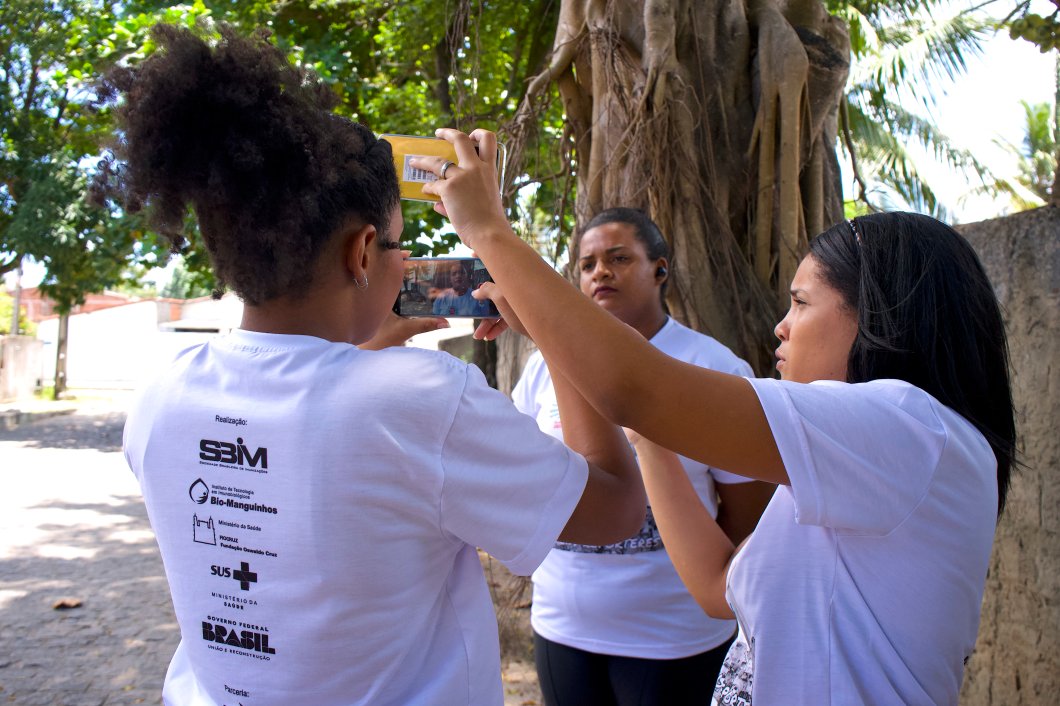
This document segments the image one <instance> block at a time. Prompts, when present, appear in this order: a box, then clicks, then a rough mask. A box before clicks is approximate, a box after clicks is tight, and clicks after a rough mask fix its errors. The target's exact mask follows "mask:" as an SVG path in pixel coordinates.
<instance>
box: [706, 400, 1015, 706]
mask: <svg viewBox="0 0 1060 706" xmlns="http://www.w3.org/2000/svg"><path fill="white" fill-rule="evenodd" d="M752 384H753V385H754V388H755V391H756V392H757V393H758V397H759V399H760V400H761V402H762V407H763V408H764V409H765V413H766V417H767V418H768V421H769V426H770V428H771V429H772V431H773V434H774V436H775V437H776V440H777V446H778V448H779V449H780V454H781V457H782V458H783V459H784V465H785V467H786V468H787V472H788V476H789V478H790V480H791V485H790V487H788V486H781V487H780V488H778V490H777V492H776V494H775V495H774V496H773V500H772V502H771V503H770V504H769V506H768V507H767V508H766V511H765V513H764V514H763V515H762V519H761V520H760V521H759V523H758V527H757V529H755V531H754V534H752V535H751V538H750V540H749V541H748V543H747V544H746V545H745V546H744V547H743V549H742V551H741V552H740V553H739V554H738V555H737V557H736V559H735V560H734V561H733V563H732V565H731V567H730V570H729V576H728V591H727V599H728V601H729V604H730V605H731V606H732V608H733V611H734V612H735V613H736V617H737V619H738V620H739V623H740V632H739V635H738V636H737V639H736V642H735V643H734V644H733V646H732V648H731V649H730V651H729V654H728V656H727V658H726V662H725V666H723V667H722V670H721V675H720V676H719V678H718V685H717V689H716V691H715V694H714V703H716V704H751V703H752V702H753V704H754V706H771V705H773V704H783V705H784V706H788V705H792V704H796V705H797V704H807V705H808V704H813V705H814V706H827V705H828V704H956V703H957V696H958V693H959V691H960V687H961V678H962V675H963V671H964V660H965V659H966V658H967V657H968V656H969V655H970V654H971V652H972V648H973V646H974V645H975V638H976V632H977V630H978V626H979V610H980V605H981V603H982V598H983V587H984V584H985V581H986V570H987V564H988V562H989V559H990V548H991V544H992V543H993V536H994V526H995V522H996V519H997V463H996V460H995V458H994V455H993V453H992V451H991V449H990V446H989V445H988V444H987V442H986V439H985V438H984V437H983V435H982V434H980V433H979V432H978V431H977V430H976V429H975V428H974V427H973V426H972V425H971V424H970V423H969V422H968V421H967V420H965V419H964V418H963V417H961V416H960V415H958V414H957V413H955V412H953V411H952V410H951V409H949V408H947V407H945V406H943V405H942V404H940V403H939V402H938V401H937V400H935V399H934V398H933V397H931V396H930V395H928V394H927V393H925V392H924V391H923V390H920V389H919V388H916V387H913V386H912V385H909V384H908V383H905V382H901V381H896V380H876V381H873V382H869V383H864V384H859V385H850V384H846V383H840V382H817V383H813V384H810V385H800V384H797V383H786V382H781V381H778V380H753V381H752Z"/></svg>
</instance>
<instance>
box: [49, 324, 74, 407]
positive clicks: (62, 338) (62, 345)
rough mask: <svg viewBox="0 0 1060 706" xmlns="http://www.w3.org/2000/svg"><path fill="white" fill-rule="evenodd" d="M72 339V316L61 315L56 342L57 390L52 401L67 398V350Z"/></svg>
mask: <svg viewBox="0 0 1060 706" xmlns="http://www.w3.org/2000/svg"><path fill="white" fill-rule="evenodd" d="M69 338H70V315H69V314H60V315H59V333H58V336H57V339H56V342H55V389H54V390H53V392H52V399H55V400H61V399H62V398H63V397H65V396H66V348H67V345H66V344H67V342H68V341H69Z"/></svg>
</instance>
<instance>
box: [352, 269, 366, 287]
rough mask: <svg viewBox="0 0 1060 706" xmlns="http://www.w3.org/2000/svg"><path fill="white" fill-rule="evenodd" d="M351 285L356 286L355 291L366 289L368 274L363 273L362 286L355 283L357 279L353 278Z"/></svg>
mask: <svg viewBox="0 0 1060 706" xmlns="http://www.w3.org/2000/svg"><path fill="white" fill-rule="evenodd" d="M353 283H354V284H355V285H356V286H357V289H368V273H367V272H365V273H364V284H361V283H360V282H358V281H357V277H356V276H354V278H353Z"/></svg>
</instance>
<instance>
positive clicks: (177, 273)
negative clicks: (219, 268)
mask: <svg viewBox="0 0 1060 706" xmlns="http://www.w3.org/2000/svg"><path fill="white" fill-rule="evenodd" d="M213 290H214V283H213V281H212V280H209V281H203V279H202V278H201V277H199V276H198V273H197V272H193V271H191V270H189V268H188V267H187V266H186V265H185V262H184V260H183V259H181V260H179V261H178V262H177V264H176V266H175V267H174V268H173V274H172V275H171V276H170V278H169V282H167V283H166V286H165V287H163V288H162V293H161V296H163V297H166V298H169V299H196V298H198V297H206V296H209V295H210V294H212V293H213Z"/></svg>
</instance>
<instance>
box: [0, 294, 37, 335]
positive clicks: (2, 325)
mask: <svg viewBox="0 0 1060 706" xmlns="http://www.w3.org/2000/svg"><path fill="white" fill-rule="evenodd" d="M19 308H20V309H21V307H19ZM14 318H15V298H14V297H12V296H11V295H10V294H8V293H7V292H5V291H3V290H0V336H7V335H8V334H10V333H11V323H12V322H13V321H14ZM18 333H19V334H21V335H23V336H35V335H36V334H37V325H36V324H35V323H33V322H32V321H29V320H28V319H27V318H26V317H25V315H24V314H23V313H22V312H19V316H18Z"/></svg>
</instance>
